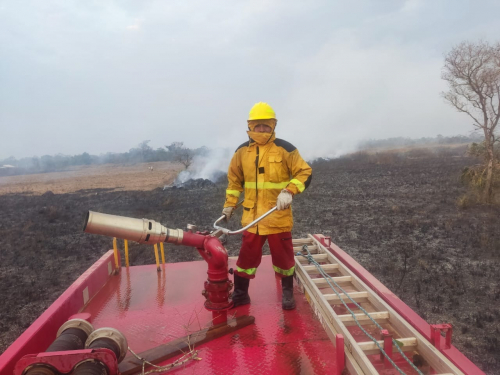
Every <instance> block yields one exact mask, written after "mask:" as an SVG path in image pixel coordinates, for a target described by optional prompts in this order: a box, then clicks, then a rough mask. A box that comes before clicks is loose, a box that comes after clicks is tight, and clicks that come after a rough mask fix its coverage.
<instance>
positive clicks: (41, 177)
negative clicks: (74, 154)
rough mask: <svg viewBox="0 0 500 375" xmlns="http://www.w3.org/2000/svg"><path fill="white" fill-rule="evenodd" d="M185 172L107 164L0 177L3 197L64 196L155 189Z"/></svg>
mask: <svg viewBox="0 0 500 375" xmlns="http://www.w3.org/2000/svg"><path fill="white" fill-rule="evenodd" d="M149 166H152V167H153V171H151V170H149V169H148V167H149ZM182 169H183V167H182V166H181V165H180V164H178V163H171V162H155V163H141V164H134V165H120V164H104V165H91V166H79V167H73V168H71V169H69V170H67V171H64V172H50V173H38V174H30V175H20V176H5V177H0V195H3V194H19V193H22V194H31V195H41V194H44V193H46V192H47V191H52V192H53V193H55V194H64V193H73V192H75V191H79V190H86V189H111V190H152V189H155V188H157V187H163V186H165V185H167V184H170V183H172V181H173V180H174V179H175V177H176V176H177V174H178V173H179V171H180V170H182Z"/></svg>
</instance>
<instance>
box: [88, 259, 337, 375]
mask: <svg viewBox="0 0 500 375" xmlns="http://www.w3.org/2000/svg"><path fill="white" fill-rule="evenodd" d="M230 267H235V261H234V260H231V259H230ZM206 271H207V265H206V263H205V262H201V261H200V262H188V263H170V264H166V265H164V266H162V272H161V273H158V272H157V271H156V266H155V265H148V266H135V267H130V268H129V269H125V268H123V269H122V272H121V274H120V275H118V276H116V277H114V278H112V279H111V280H110V282H108V283H107V284H106V285H105V286H104V288H103V289H102V290H101V291H100V292H99V293H98V294H97V295H96V296H95V297H94V298H93V299H92V300H91V301H90V302H89V304H88V305H87V306H86V308H85V310H84V312H88V313H91V314H92V316H93V319H92V324H93V325H94V326H95V327H96V328H99V327H105V326H110V327H114V328H117V329H119V330H120V331H121V332H122V333H124V334H125V336H126V337H127V340H128V344H129V346H130V348H132V350H134V351H135V352H136V353H138V352H142V351H144V350H147V349H150V348H153V347H155V346H158V345H160V344H162V343H165V342H168V341H170V340H173V339H175V338H178V337H183V336H186V335H187V334H189V333H191V332H194V331H198V330H200V329H202V328H205V327H207V326H208V325H210V323H211V322H210V320H211V319H212V314H211V313H210V312H208V311H207V310H205V308H204V307H203V302H204V297H203V296H202V295H201V291H202V289H203V282H204V281H205V279H206ZM249 293H250V296H251V299H252V303H251V305H247V306H240V307H238V308H236V309H232V310H230V315H232V314H234V315H235V316H240V315H252V316H254V317H255V324H254V325H251V326H248V327H245V328H242V329H240V330H239V331H237V332H235V333H232V334H229V335H226V336H224V337H221V338H218V339H215V340H213V341H211V342H209V343H206V344H203V345H201V346H200V347H199V348H198V351H199V357H201V358H202V360H201V361H191V362H189V363H188V364H187V365H185V366H183V367H180V368H178V369H176V370H173V371H171V373H175V374H271V373H272V374H326V373H332V372H334V371H335V369H336V367H335V366H336V363H335V347H334V345H333V344H332V343H331V341H330V340H329V338H328V336H327V334H326V333H325V331H324V330H323V328H322V327H321V324H320V322H319V321H318V320H317V318H316V316H315V315H314V313H313V312H312V310H311V307H310V306H309V304H308V302H307V301H306V299H305V296H304V295H303V294H301V293H300V292H299V291H298V289H296V290H295V298H296V303H297V308H296V309H295V310H292V311H283V310H282V309H281V285H280V280H279V279H278V278H276V277H275V275H274V271H273V269H272V264H271V258H270V257H269V256H264V257H263V259H262V264H261V266H260V267H259V270H258V272H257V277H256V278H255V279H254V280H252V281H251V283H250V290H249ZM173 360H174V359H171V360H169V361H167V362H172V361H173Z"/></svg>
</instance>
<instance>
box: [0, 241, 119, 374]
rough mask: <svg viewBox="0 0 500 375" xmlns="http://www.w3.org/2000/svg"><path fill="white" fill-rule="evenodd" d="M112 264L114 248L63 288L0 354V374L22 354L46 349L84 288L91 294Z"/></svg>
mask: <svg viewBox="0 0 500 375" xmlns="http://www.w3.org/2000/svg"><path fill="white" fill-rule="evenodd" d="M113 268H114V255H113V250H110V251H108V252H107V253H106V254H104V255H103V256H102V257H101V259H99V260H98V261H97V262H96V263H94V265H92V267H90V268H89V269H88V270H87V271H85V272H84V273H83V274H82V275H81V276H80V277H79V278H78V279H77V280H76V281H75V282H74V283H73V284H72V285H71V286H70V287H69V288H68V289H66V291H65V292H64V293H63V294H62V295H61V296H60V297H59V298H58V299H57V300H56V301H55V302H54V303H53V304H52V305H51V306H50V307H49V308H48V309H47V310H45V312H44V313H43V314H42V315H41V316H40V317H39V318H38V319H37V320H35V322H34V323H33V324H32V325H31V326H30V327H29V328H28V329H27V330H26V331H24V333H23V334H22V335H21V336H19V338H18V339H17V340H16V341H15V342H14V343H13V344H12V345H11V346H9V347H8V348H7V350H6V351H5V352H4V353H3V354H2V355H1V356H0V374H12V372H13V371H14V365H15V363H16V362H17V361H18V360H19V359H20V358H21V357H22V356H24V355H26V354H32V353H40V352H43V351H45V349H47V348H48V347H49V345H50V344H51V343H52V342H53V341H54V339H55V338H56V333H57V330H58V329H59V327H60V326H61V325H62V324H63V323H64V322H65V321H67V320H68V318H69V317H70V316H71V315H73V314H76V313H78V312H79V310H80V309H81V308H82V307H83V305H84V301H83V291H84V289H85V288H88V294H89V297H92V296H93V295H94V294H95V293H97V291H99V289H101V288H102V286H103V285H104V284H105V283H106V281H107V280H108V279H109V278H110V273H109V270H111V271H112V269H113Z"/></svg>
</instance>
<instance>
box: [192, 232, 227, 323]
mask: <svg viewBox="0 0 500 375" xmlns="http://www.w3.org/2000/svg"><path fill="white" fill-rule="evenodd" d="M187 233H188V234H189V235H190V237H188V238H194V239H196V240H198V239H199V238H200V237H202V238H203V239H204V240H203V248H197V250H198V252H199V253H200V255H201V256H202V257H203V259H205V261H206V262H207V264H208V271H207V274H208V279H207V281H205V284H204V285H205V289H204V290H203V292H202V294H203V295H204V296H205V298H206V299H207V300H206V301H205V308H206V309H207V310H209V311H212V320H213V323H214V325H216V324H220V323H224V322H226V321H227V310H229V309H230V308H231V307H232V306H233V302H232V301H230V300H229V292H230V291H231V289H232V287H233V284H232V283H231V282H230V281H229V279H228V274H229V273H228V265H227V261H228V257H227V251H226V249H225V248H224V246H222V244H221V242H220V241H219V239H218V238H217V237H210V236H208V235H205V236H204V235H201V234H193V233H190V232H187ZM195 236H196V237H195ZM183 244H184V239H183Z"/></svg>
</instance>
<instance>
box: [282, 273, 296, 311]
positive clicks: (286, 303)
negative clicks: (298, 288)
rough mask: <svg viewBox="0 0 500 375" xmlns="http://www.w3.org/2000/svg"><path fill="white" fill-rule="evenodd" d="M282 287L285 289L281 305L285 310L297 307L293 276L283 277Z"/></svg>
mask: <svg viewBox="0 0 500 375" xmlns="http://www.w3.org/2000/svg"><path fill="white" fill-rule="evenodd" d="M281 288H282V289H283V298H282V300H281V307H282V308H283V310H293V309H294V308H295V299H294V298H293V276H286V277H283V278H282V279H281Z"/></svg>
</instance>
